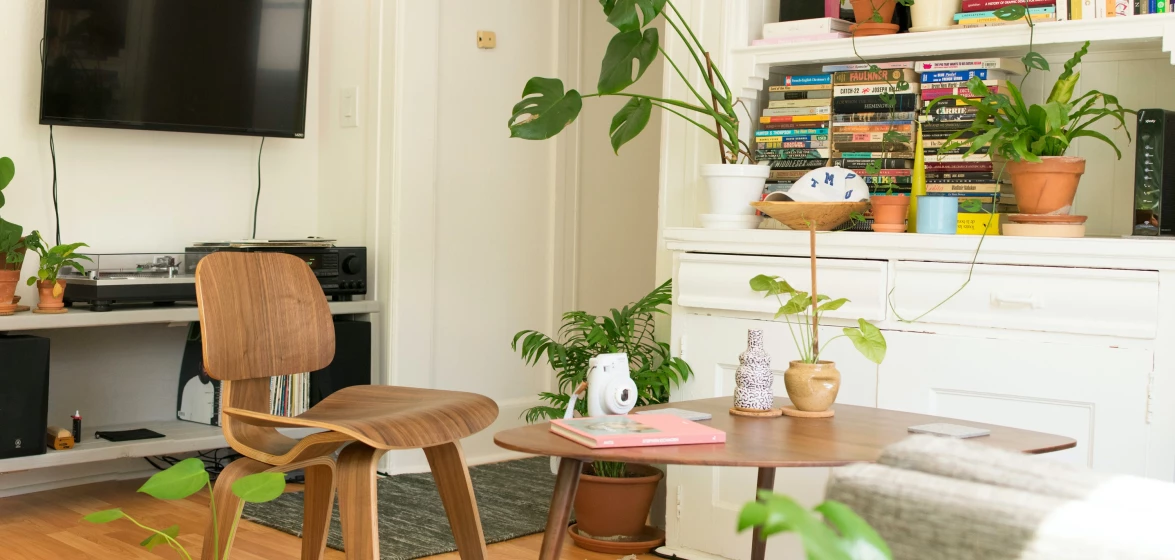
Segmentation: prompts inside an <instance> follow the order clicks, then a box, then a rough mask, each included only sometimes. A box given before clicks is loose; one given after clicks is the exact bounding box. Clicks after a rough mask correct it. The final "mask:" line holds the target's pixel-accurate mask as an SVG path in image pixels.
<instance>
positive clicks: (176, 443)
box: [0, 420, 319, 473]
mask: <svg viewBox="0 0 1175 560" xmlns="http://www.w3.org/2000/svg"><path fill="white" fill-rule="evenodd" d="M140 428H146V429H148V430H153V431H155V432H159V433H161V434H163V435H164V437H162V438H155V439H141V440H136V441H122V442H116V441H106V440H104V439H94V432H102V431H112V432H113V431H119V430H135V429H140ZM315 431H319V430H308V429H302V428H298V429H293V430H282V433H284V434H286V435H288V436H290V437H305V436H307V435H309V434H310V433H313V432H315ZM34 443H42V442H34ZM222 447H228V443H227V442H226V441H225V439H224V433H223V432H222V431H221V429H220V426H206V425H204V424H196V423H194V422H184V421H181V420H169V421H157V422H140V423H138V424H126V425H120V426H100V427H96V428H85V435H84V437H83V441H82V442H81V443H79V444H78V445H76V446H74V448H73V449H66V450H64V451H55V450H52V449H50V450H47V451H46V453H45V454H43V455H34V456H31V457H17V458H13V459H0V473H7V472H17V471H27V470H33V469H42V468H46V467H61V466H65V465H76V464H80V463H95V462H98V461H110V460H114V459H126V458H137V457H155V456H158V455H175V454H179V453H190V452H193V451H203V450H206V449H219V448H222Z"/></svg>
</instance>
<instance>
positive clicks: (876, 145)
mask: <svg viewBox="0 0 1175 560" xmlns="http://www.w3.org/2000/svg"><path fill="white" fill-rule="evenodd" d="M913 144H914V143H913V142H837V143H836V149H837V150H838V151H841V152H877V153H887V152H897V151H902V152H909V151H912V150H913V149H914V146H913Z"/></svg>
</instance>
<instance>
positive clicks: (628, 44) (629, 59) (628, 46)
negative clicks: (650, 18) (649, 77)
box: [596, 27, 659, 93]
mask: <svg viewBox="0 0 1175 560" xmlns="http://www.w3.org/2000/svg"><path fill="white" fill-rule="evenodd" d="M658 44H659V43H658V36H657V28H655V27H651V28H649V29H646V30H645V32H644V33H641V32H640V31H621V32H620V33H617V34H616V36H615V37H612V41H611V42H609V43H608V50H607V51H606V52H605V53H604V62H603V63H602V64H601V65H600V81H599V83H598V84H597V85H596V88H597V89H598V90H599V91H600V93H617V92H620V91H624V88H626V87H628V86H631V85H632V84H633V83H634V82H636V81H637V80H639V79H641V76H643V75H645V70H648V69H649V65H650V64H652V63H653V59H655V58H657V45H658ZM633 61H636V62H637V63H638V65H639V66H638V67H637V72H636V77H633V75H632V65H633V64H632V63H633Z"/></svg>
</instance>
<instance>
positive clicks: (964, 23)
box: [955, 0, 1114, 28]
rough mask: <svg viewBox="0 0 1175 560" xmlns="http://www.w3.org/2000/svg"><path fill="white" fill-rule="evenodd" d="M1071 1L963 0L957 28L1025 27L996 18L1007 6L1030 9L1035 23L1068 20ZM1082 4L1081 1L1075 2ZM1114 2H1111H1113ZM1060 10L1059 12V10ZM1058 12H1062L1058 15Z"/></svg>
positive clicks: (956, 15) (957, 15)
mask: <svg viewBox="0 0 1175 560" xmlns="http://www.w3.org/2000/svg"><path fill="white" fill-rule="evenodd" d="M1068 1H1069V0H963V4H962V8H963V11H961V12H959V13H957V14H955V27H960V28H972V27H992V26H997V25H1024V24H1026V23H1027V22H1025V21H1024V18H1023V17H1021V18H1019V19H1017V20H1015V21H1005V20H1002V19H1000V18H998V17H996V12H995V11H996V10H998V9H1000V8H1003V7H1005V6H1010V5H1016V6H1024V7H1026V8H1027V9H1028V16H1029V17H1030V18H1032V21H1033V23H1041V22H1045V21H1057V20H1059V19H1068V18H1067V16H1066V15H1065V14H1067V13H1068ZM1075 1H1078V2H1080V0H1075ZM1096 1H1098V2H1103V3H1104V2H1105V0H1096ZM1113 1H1114V0H1110V2H1113ZM1058 9H1059V10H1058ZM1058 11H1060V12H1062V13H1061V14H1058Z"/></svg>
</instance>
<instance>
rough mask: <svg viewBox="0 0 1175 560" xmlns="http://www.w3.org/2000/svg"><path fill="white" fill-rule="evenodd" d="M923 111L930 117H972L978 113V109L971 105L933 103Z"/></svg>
mask: <svg viewBox="0 0 1175 560" xmlns="http://www.w3.org/2000/svg"><path fill="white" fill-rule="evenodd" d="M924 113H925V115H927V116H931V117H974V116H975V115H977V114H978V113H979V109H976V108H975V107H971V106H963V107H956V106H954V105H935V106H934V107H930V108H928V109H926V111H924Z"/></svg>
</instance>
